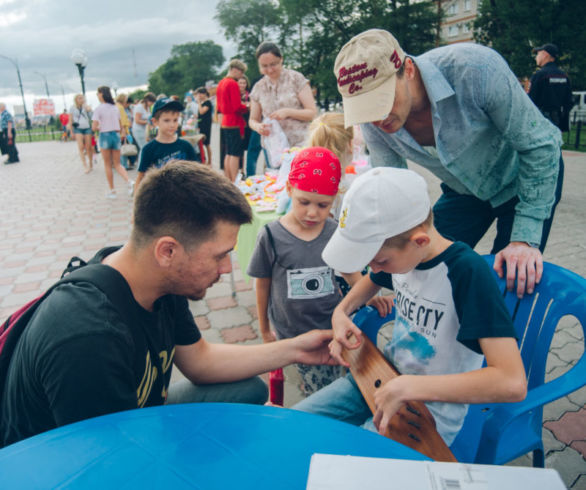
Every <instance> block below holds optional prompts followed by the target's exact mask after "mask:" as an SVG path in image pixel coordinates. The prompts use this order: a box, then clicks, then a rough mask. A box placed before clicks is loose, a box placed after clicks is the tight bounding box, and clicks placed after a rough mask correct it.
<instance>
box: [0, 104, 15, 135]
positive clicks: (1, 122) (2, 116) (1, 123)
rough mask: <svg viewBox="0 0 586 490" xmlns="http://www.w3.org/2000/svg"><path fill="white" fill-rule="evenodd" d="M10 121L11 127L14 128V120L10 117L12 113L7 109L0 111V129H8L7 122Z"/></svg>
mask: <svg viewBox="0 0 586 490" xmlns="http://www.w3.org/2000/svg"><path fill="white" fill-rule="evenodd" d="M9 122H11V123H12V127H13V128H14V120H13V119H12V115H11V114H10V112H8V110H6V109H4V110H3V111H2V113H0V129H1V130H4V129H8V123H9Z"/></svg>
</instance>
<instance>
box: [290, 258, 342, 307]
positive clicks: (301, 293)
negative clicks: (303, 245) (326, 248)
mask: <svg viewBox="0 0 586 490" xmlns="http://www.w3.org/2000/svg"><path fill="white" fill-rule="evenodd" d="M334 291H335V286H334V283H333V281H332V270H331V269H330V268H329V267H328V266H320V267H308V268H306V269H293V270H288V271H287V298H288V299H315V298H321V297H323V296H328V295H330V294H333V293H334Z"/></svg>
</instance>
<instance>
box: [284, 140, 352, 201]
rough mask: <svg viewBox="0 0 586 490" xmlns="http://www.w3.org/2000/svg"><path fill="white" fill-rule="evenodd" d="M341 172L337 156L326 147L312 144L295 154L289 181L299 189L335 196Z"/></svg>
mask: <svg viewBox="0 0 586 490" xmlns="http://www.w3.org/2000/svg"><path fill="white" fill-rule="evenodd" d="M341 174H342V171H341V169H340V161H339V160H338V157H337V156H336V155H335V154H334V153H333V152H332V151H330V150H328V149H327V148H322V147H320V146H314V147H312V148H304V149H303V150H301V151H300V152H299V153H297V155H295V158H294V159H293V161H292V162H291V172H289V182H290V183H291V185H292V186H293V187H295V188H296V189H299V190H300V191H306V192H315V193H316V194H323V195H324V196H335V195H336V194H337V193H338V184H339V183H340V177H341Z"/></svg>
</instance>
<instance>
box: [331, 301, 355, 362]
mask: <svg viewBox="0 0 586 490" xmlns="http://www.w3.org/2000/svg"><path fill="white" fill-rule="evenodd" d="M332 328H333V329H334V339H335V340H336V342H338V343H339V344H341V345H342V346H343V347H346V349H357V348H358V347H360V344H361V343H362V331H361V330H360V329H359V328H358V327H357V326H356V325H354V323H353V322H352V320H350V317H349V316H348V315H346V313H344V311H343V310H342V309H340V308H336V309H335V310H334V313H333V314H332ZM352 334H354V337H355V338H356V340H355V341H354V342H351V341H350V340H349V339H350V337H352ZM344 365H346V364H345V363H344Z"/></svg>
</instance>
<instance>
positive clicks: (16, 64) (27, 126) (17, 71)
mask: <svg viewBox="0 0 586 490" xmlns="http://www.w3.org/2000/svg"><path fill="white" fill-rule="evenodd" d="M0 58H4V59H6V60H8V61H10V62H11V63H12V64H13V65H14V67H15V68H16V74H17V75H18V86H19V87H20V96H21V97H22V108H23V109H24V121H25V123H26V129H27V130H28V131H29V133H28V139H29V141H32V138H31V133H30V129H31V120H30V119H29V117H28V112H27V110H26V103H25V101H24V91H23V90H22V78H20V69H19V68H18V62H17V61H16V60H13V59H12V58H9V57H8V56H4V55H2V54H0Z"/></svg>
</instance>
